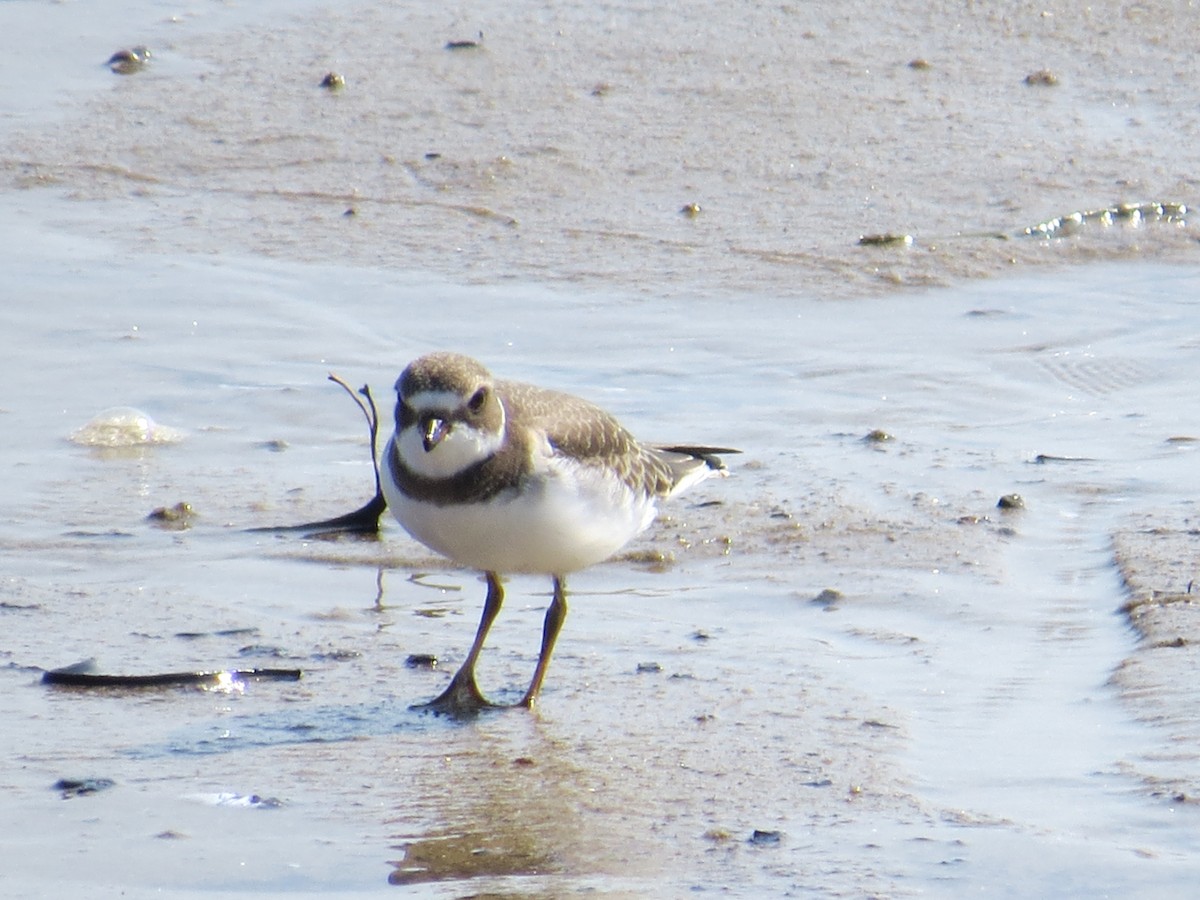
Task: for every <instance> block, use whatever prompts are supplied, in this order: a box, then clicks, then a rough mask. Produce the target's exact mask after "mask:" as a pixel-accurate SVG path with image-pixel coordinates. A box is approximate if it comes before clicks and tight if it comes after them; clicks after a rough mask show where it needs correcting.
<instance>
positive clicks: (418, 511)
mask: <svg viewBox="0 0 1200 900" xmlns="http://www.w3.org/2000/svg"><path fill="white" fill-rule="evenodd" d="M396 395H397V400H396V429H395V433H394V434H393V435H392V437H391V439H390V440H389V441H388V443H387V446H386V447H385V449H384V452H383V459H382V463H381V466H380V474H381V479H382V489H383V494H384V496H385V497H386V499H387V505H388V508H389V509H391V511H392V514H393V515H394V516H395V517H396V520H397V521H398V522H399V523H400V524H401V525H402V526H403V527H404V528H405V530H407V531H408V533H409V534H411V535H412V536H413V537H414V538H416V539H417V540H418V541H420V542H421V543H422V544H424V545H425V546H427V547H429V548H430V549H432V550H435V551H437V552H438V553H440V554H442V555H444V556H447V557H449V558H450V559H451V560H453V561H454V562H456V563H458V564H459V565H461V566H465V567H469V568H474V569H479V570H481V571H483V572H484V573H485V574H486V579H487V599H486V601H485V602H484V607H483V615H482V617H481V618H480V621H479V628H478V630H477V631H476V633H475V640H474V642H473V643H472V644H471V649H470V651H469V652H468V653H467V656H466V658H465V660H464V661H463V663H462V666H461V667H460V668H459V670H458V672H457V673H456V674H455V675H454V678H453V679H452V680H451V682H450V685H449V686H448V687H447V688H446V690H445V691H443V692H442V693H441V694H440V695H439V696H438V697H436V698H435V699H434V700H432V701H430V702H429V703H427V704H423V706H424V707H425V708H429V709H432V710H434V711H437V712H448V713H470V712H476V711H479V710H481V709H483V708H486V707H489V706H495V705H498V704H493V703H492V702H491V701H489V700H488V699H487V698H486V697H485V696H484V694H483V692H482V691H481V690H480V689H479V686H478V684H477V682H476V679H475V664H476V662H477V661H478V659H479V654H480V652H481V651H482V649H483V644H484V641H485V640H486V639H487V635H488V631H489V630H490V629H491V627H492V623H493V622H494V621H495V619H496V616H497V615H498V614H499V612H500V607H501V605H502V603H503V602H504V588H503V586H502V584H501V576H502V575H505V574H517V573H534V574H544V575H549V576H551V577H552V578H553V582H554V596H553V599H552V600H551V602H550V606H549V608H548V609H547V610H546V619H545V624H544V626H543V629H542V645H541V651H540V652H539V654H538V661H537V666H536V668H535V669H534V673H533V678H532V680H531V681H530V683H529V688H528V690H526V692H525V695H524V696H523V697H522V699H521V700H520V701H519V702H518V703H517V704H514V705H517V706H525V707H532V706H533V705H534V703H535V702H536V700H537V697H538V693H539V692H540V691H541V687H542V681H543V679H544V678H545V676H546V668H547V666H548V665H549V663H550V655H551V654H552V653H553V651H554V644H555V641H556V640H557V639H558V633H559V631H560V630H561V629H562V625H563V622H564V620H565V619H566V616H567V581H566V579H567V576H568V575H569V574H571V573H573V572H576V571H578V570H580V569H583V568H585V567H587V566H590V565H592V564H594V563H598V562H600V561H601V560H604V559H607V558H608V557H609V556H611V555H612V554H614V553H615V552H616V551H617V550H619V549H620V548H621V547H623V546H625V544H626V543H628V542H629V541H630V540H631V539H632V538H633V537H634V536H635V535H637V534H638V533H639V532H641V531H643V530H644V529H645V528H646V527H647V526H648V525H649V524H650V522H651V521H652V520H653V519H654V516H655V514H656V512H657V501H658V500H660V499H664V498H667V497H671V496H673V495H675V494H677V493H679V492H680V491H682V490H684V489H685V488H687V487H689V486H691V485H693V484H695V483H696V482H698V481H700V480H702V479H704V478H707V477H709V476H712V475H725V474H726V471H725V466H724V464H723V463H722V462H721V460H720V459H719V458H718V456H717V454H719V453H737V452H738V451H736V450H730V449H724V448H717V447H698V446H684V445H652V444H643V443H640V442H639V441H638V440H637V439H636V438H634V437H633V435H632V434H630V433H629V431H627V430H626V429H625V428H624V427H623V426H622V425H621V424H620V423H619V422H618V421H617V420H616V419H615V418H613V416H611V415H610V414H609V413H607V412H605V411H604V410H603V409H601V408H600V407H598V406H595V405H593V404H591V403H589V402H587V401H586V400H582V399H580V398H579V397H574V396H571V395H569V394H563V393H559V392H557V391H552V390H547V389H545V388H540V387H536V386H534V385H530V384H523V383H520V382H515V381H501V380H497V379H494V378H493V377H492V375H491V373H490V372H488V370H487V369H485V368H484V367H483V366H482V365H481V364H480V363H478V362H476V361H475V360H473V359H471V358H470V357H467V356H462V355H460V354H457V353H432V354H429V355H427V356H422V357H421V358H419V359H417V360H415V361H414V362H412V363H410V364H409V366H408V367H407V368H406V369H405V370H404V372H403V373H402V374H401V375H400V378H399V380H397V382H396Z"/></svg>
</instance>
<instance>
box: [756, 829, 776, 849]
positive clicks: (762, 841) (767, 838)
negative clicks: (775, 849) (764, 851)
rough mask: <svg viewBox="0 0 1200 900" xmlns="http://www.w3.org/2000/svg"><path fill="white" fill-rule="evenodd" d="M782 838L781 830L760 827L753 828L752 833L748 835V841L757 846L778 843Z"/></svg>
mask: <svg viewBox="0 0 1200 900" xmlns="http://www.w3.org/2000/svg"><path fill="white" fill-rule="evenodd" d="M782 840H783V832H782V831H764V830H763V829H761V828H755V829H754V833H753V834H751V835H750V840H749V842H750V843H751V844H757V845H759V846H762V845H766V844H778V843H780V842H781V841H782Z"/></svg>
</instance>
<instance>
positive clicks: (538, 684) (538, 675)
mask: <svg viewBox="0 0 1200 900" xmlns="http://www.w3.org/2000/svg"><path fill="white" fill-rule="evenodd" d="M566 620H567V580H566V578H564V577H563V576H561V575H556V576H554V599H553V600H551V601H550V608H549V609H547V610H546V622H545V624H544V625H543V626H542V652H541V653H539V654H538V661H537V668H536V669H534V670H533V681H531V682H530V683H529V690H527V691H526V692H525V696H524V697H522V698H521V701H520V703H518V704H517V705H518V706H524V707H527V708H531V707H532V706H533V704H534V703H535V702H536V701H537V696H538V694H539V693H540V692H541V690H542V681H543V680H544V679H545V677H546V669H547V667H548V666H549V665H550V654H552V653H553V652H554V642H555V641H557V640H558V633H559V632H560V631H562V627H563V622H565V621H566Z"/></svg>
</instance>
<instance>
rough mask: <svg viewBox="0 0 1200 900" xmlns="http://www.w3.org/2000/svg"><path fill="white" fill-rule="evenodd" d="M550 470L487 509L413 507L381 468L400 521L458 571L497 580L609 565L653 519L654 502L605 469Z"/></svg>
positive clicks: (556, 464) (557, 466)
mask: <svg viewBox="0 0 1200 900" xmlns="http://www.w3.org/2000/svg"><path fill="white" fill-rule="evenodd" d="M547 462H548V466H547V468H546V471H545V472H544V473H542V474H540V475H538V476H535V477H533V478H529V479H527V480H526V481H525V482H524V485H523V488H522V491H521V492H520V493H519V494H518V493H517V492H515V491H503V492H501V493H500V494H498V495H497V496H495V497H493V498H492V499H491V500H490V501H489V502H487V503H473V504H449V505H446V506H437V505H435V504H432V503H421V502H416V501H413V500H410V499H409V498H407V497H406V496H404V495H403V494H402V493H401V492H400V490H399V489H398V488H397V487H396V485H395V484H394V483H392V479H391V477H390V474H391V473H390V472H389V471H388V467H387V466H386V465H385V466H383V468H382V471H381V474H382V475H383V493H384V496H385V497H386V498H387V503H388V508H389V509H391V511H392V514H393V515H394V516H395V517H396V520H397V521H398V522H399V523H400V524H401V525H402V526H404V528H405V530H407V531H408V533H409V534H411V535H412V536H413V537H414V538H416V539H417V540H418V541H420V542H421V543H422V544H424V545H425V546H427V547H429V548H431V549H433V550H436V551H437V552H438V553H441V554H443V555H445V556H448V557H450V558H451V559H453V560H454V561H455V562H457V563H458V564H459V565H463V566H469V567H471V568H474V569H482V570H485V571H489V572H497V573H505V572H510V573H518V572H529V573H545V574H549V575H565V574H567V573H570V572H574V571H577V570H579V569H582V568H585V567H586V566H590V565H592V564H594V563H597V562H600V561H601V560H604V559H607V558H608V557H610V556H612V555H613V554H614V553H616V552H617V551H618V550H620V549H621V548H622V547H623V546H625V544H627V543H628V542H629V541H630V539H632V538H633V537H634V536H635V535H636V534H638V532H640V531H642V530H643V529H645V528H646V526H648V525H649V524H650V522H651V521H653V519H654V515H655V512H656V508H655V505H654V500H653V498H650V497H645V496H636V495H635V494H634V493H633V491H631V490H630V489H629V488H628V487H627V486H626V485H624V484H623V483H621V482H620V481H619V480H618V479H616V478H608V477H604V475H603V470H600V469H596V468H594V467H588V466H580V465H578V464H574V463H571V462H569V461H566V460H564V459H562V458H561V457H553V458H551V459H550V460H548V461H547Z"/></svg>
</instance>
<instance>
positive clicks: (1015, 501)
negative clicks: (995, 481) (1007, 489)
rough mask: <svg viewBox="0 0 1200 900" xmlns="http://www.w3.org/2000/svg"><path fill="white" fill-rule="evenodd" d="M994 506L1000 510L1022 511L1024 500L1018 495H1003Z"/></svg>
mask: <svg viewBox="0 0 1200 900" xmlns="http://www.w3.org/2000/svg"><path fill="white" fill-rule="evenodd" d="M996 506H998V507H999V508H1000V509H1024V508H1025V498H1024V497H1022V496H1021V495H1020V494H1005V495H1004V496H1003V497H1001V498H1000V499H999V500H998V501H997V502H996Z"/></svg>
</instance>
